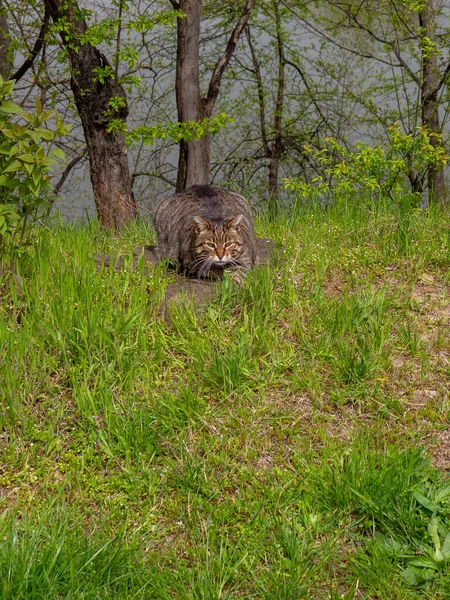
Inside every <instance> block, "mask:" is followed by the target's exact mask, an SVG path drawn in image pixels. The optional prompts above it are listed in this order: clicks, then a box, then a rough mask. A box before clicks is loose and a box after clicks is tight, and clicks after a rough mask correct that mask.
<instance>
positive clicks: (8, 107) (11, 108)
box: [0, 100, 22, 115]
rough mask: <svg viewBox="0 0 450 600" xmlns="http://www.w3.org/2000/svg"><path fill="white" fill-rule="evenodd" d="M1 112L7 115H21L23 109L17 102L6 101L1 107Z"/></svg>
mask: <svg viewBox="0 0 450 600" xmlns="http://www.w3.org/2000/svg"><path fill="white" fill-rule="evenodd" d="M0 112H2V113H3V114H7V115H10V114H11V115H19V114H20V113H21V112H22V107H21V106H19V105H18V104H16V103H15V102H11V101H10V100H6V101H5V102H2V104H1V105H0Z"/></svg>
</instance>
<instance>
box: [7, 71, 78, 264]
mask: <svg viewBox="0 0 450 600" xmlns="http://www.w3.org/2000/svg"><path fill="white" fill-rule="evenodd" d="M13 88H14V82H13V81H5V80H4V79H3V78H1V77H0V132H1V134H0V172H1V175H0V187H1V195H2V198H1V202H0V253H4V252H5V247H7V249H8V250H9V251H10V252H12V253H13V254H14V252H17V251H20V250H21V248H22V247H23V244H24V241H25V234H26V232H27V230H29V229H30V227H31V226H32V225H33V223H34V219H36V218H37V217H38V216H39V215H40V214H41V213H42V212H43V211H45V210H46V209H47V207H48V201H49V199H50V198H51V192H52V190H53V187H52V185H51V184H50V181H49V178H50V177H49V167H50V166H51V165H53V164H54V163H55V162H56V160H57V159H62V158H64V155H63V153H62V151H61V150H60V149H59V148H52V143H53V142H54V141H55V139H56V138H57V137H58V136H61V135H67V133H68V131H69V128H68V127H66V126H65V125H64V124H63V122H62V120H61V118H60V117H59V115H58V113H56V112H54V111H52V110H44V109H43V107H42V104H41V101H40V99H39V98H38V97H37V98H36V111H35V112H34V113H29V112H25V111H24V110H23V109H22V108H21V107H20V106H18V105H17V104H14V103H13V102H11V101H10V100H8V98H9V97H10V95H11V93H12V91H13ZM17 118H20V119H22V120H24V121H25V122H26V124H25V125H21V124H20V123H19V122H17ZM50 118H54V119H55V121H54V129H53V130H52V129H50V128H48V127H47V126H46V125H45V123H46V122H47V121H48V120H49V119H50Z"/></svg>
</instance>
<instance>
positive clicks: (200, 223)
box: [193, 215, 244, 274]
mask: <svg viewBox="0 0 450 600" xmlns="http://www.w3.org/2000/svg"><path fill="white" fill-rule="evenodd" d="M243 218H244V216H243V215H237V216H235V217H231V218H230V219H224V220H221V219H218V220H217V221H213V220H211V221H206V220H205V219H202V217H194V218H193V228H194V232H195V235H194V254H195V256H196V259H195V261H194V263H196V264H198V265H199V266H201V267H202V268H203V269H205V268H206V274H207V272H208V271H209V269H210V268H211V267H212V266H213V265H214V266H218V267H224V266H226V265H227V264H230V263H232V264H233V263H234V264H236V263H237V262H238V259H239V256H241V254H242V252H243V250H244V247H243V246H244V240H243V237H242V233H241V222H242V220H243ZM202 259H203V260H202ZM195 270H198V269H195Z"/></svg>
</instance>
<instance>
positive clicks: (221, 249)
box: [216, 248, 225, 260]
mask: <svg viewBox="0 0 450 600" xmlns="http://www.w3.org/2000/svg"><path fill="white" fill-rule="evenodd" d="M216 254H217V258H218V259H219V260H222V258H223V255H224V254H225V250H224V249H223V248H217V250H216Z"/></svg>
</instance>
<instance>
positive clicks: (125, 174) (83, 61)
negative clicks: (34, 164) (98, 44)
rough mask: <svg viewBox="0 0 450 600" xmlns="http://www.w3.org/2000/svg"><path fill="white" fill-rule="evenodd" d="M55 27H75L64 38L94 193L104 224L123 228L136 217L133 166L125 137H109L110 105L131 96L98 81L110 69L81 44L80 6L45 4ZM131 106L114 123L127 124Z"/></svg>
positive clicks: (50, 0)
mask: <svg viewBox="0 0 450 600" xmlns="http://www.w3.org/2000/svg"><path fill="white" fill-rule="evenodd" d="M45 3H46V6H47V7H48V10H49V12H50V14H51V16H52V19H53V20H54V22H55V23H57V22H58V21H60V20H61V21H64V22H65V23H68V24H70V31H69V32H68V31H67V29H64V28H62V29H61V33H60V35H61V39H62V41H63V44H64V45H65V47H66V48H67V51H68V54H69V60H70V68H71V74H72V77H71V88H72V92H73V95H74V99H75V104H76V107H77V110H78V114H79V115H80V119H81V122H82V125H83V131H84V135H85V138H86V145H87V150H88V156H89V170H90V176H91V182H92V189H93V192H94V200H95V206H96V209H97V214H98V216H99V218H100V221H101V223H102V225H104V226H107V227H112V228H114V229H118V228H119V227H120V226H121V225H122V224H123V223H124V222H126V221H128V220H130V219H132V218H134V217H135V216H136V207H135V204H134V202H133V196H132V189H131V175H130V170H129V167H128V156H127V148H126V145H125V138H124V136H123V134H122V133H118V132H115V133H107V131H106V129H107V126H108V123H109V120H110V119H111V118H112V117H110V116H107V114H106V113H107V111H108V110H109V106H108V103H109V100H110V99H111V98H113V97H114V96H122V97H123V98H124V99H125V101H126V95H125V92H124V90H123V89H122V87H121V86H120V85H119V84H118V83H117V82H116V81H115V80H114V79H113V78H111V77H106V78H105V80H104V83H101V82H100V81H99V80H98V77H96V75H95V71H94V69H96V68H97V69H99V68H100V69H101V68H104V67H105V66H109V63H108V61H107V59H106V58H105V56H104V55H103V54H102V53H101V52H100V51H99V50H97V48H94V47H93V46H91V45H90V44H79V43H78V40H79V39H80V37H81V36H82V35H83V34H84V33H85V31H86V30H87V25H86V23H85V21H84V20H83V19H82V18H80V16H79V14H80V13H79V7H78V5H77V3H76V2H75V1H73V2H72V1H70V2H69V3H68V2H67V1H64V0H45ZM127 115H128V106H125V107H124V108H123V109H121V112H120V114H114V118H121V119H125V118H126V117H127Z"/></svg>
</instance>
